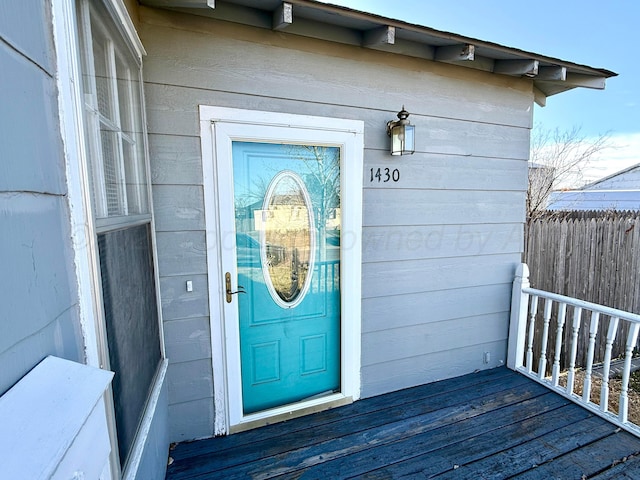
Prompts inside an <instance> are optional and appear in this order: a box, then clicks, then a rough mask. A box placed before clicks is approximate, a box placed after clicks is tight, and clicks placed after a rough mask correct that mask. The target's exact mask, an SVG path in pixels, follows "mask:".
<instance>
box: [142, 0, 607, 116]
mask: <svg viewBox="0 0 640 480" xmlns="http://www.w3.org/2000/svg"><path fill="white" fill-rule="evenodd" d="M140 3H142V4H143V5H146V6H151V7H159V8H175V9H180V10H182V9H187V11H189V12H190V13H194V14H197V15H203V16H207V17H212V18H217V19H220V20H225V21H231V22H236V23H242V24H247V25H252V26H256V27H261V28H269V29H274V30H285V31H287V32H288V33H291V34H295V35H301V36H307V37H313V38H320V39H323V40H328V41H334V42H339V43H346V44H352V45H358V46H361V47H363V48H371V49H376V50H382V51H385V52H389V53H396V54H400V55H408V56H413V57H418V58H423V59H427V60H431V61H436V62H443V63H450V64H456V65H460V66H463V67H467V68H473V69H479V70H484V71H489V72H493V73H496V74H501V75H509V76H514V77H526V78H530V79H531V80H532V82H533V86H534V93H535V101H536V102H537V103H539V104H540V105H544V103H545V101H546V97H549V96H552V95H556V94H558V93H562V92H565V91H568V90H571V89H574V88H593V89H599V90H602V89H604V88H605V81H606V79H607V78H610V77H614V76H616V75H617V73H615V72H612V71H610V70H606V69H602V68H594V67H590V66H587V65H580V64H577V63H573V62H569V61H566V60H561V59H558V58H553V57H549V56H545V55H540V54H537V53H533V52H527V51H524V50H520V49H517V48H512V47H506V46H504V45H499V44H497V43H493V42H488V41H484V40H479V39H475V38H471V37H467V36H463V35H458V34H454V33H450V32H445V31H441V30H436V29H433V28H430V27H425V26H422V25H417V24H412V23H408V22H403V21H400V20H394V19H391V18H386V17H382V16H380V15H375V14H371V13H366V12H362V11H359V10H354V9H352V8H348V7H342V6H337V5H331V4H327V3H322V2H319V1H317V0H289V1H286V2H283V1H281V0H224V1H223V0H140ZM323 25H324V28H323ZM327 26H330V28H326V27H327Z"/></svg>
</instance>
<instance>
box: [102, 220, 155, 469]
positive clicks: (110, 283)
mask: <svg viewBox="0 0 640 480" xmlns="http://www.w3.org/2000/svg"><path fill="white" fill-rule="evenodd" d="M98 248H99V253H100V271H101V275H102V295H103V301H104V314H105V323H106V327H107V328H106V330H107V342H108V345H109V362H110V364H111V369H112V370H113V371H114V372H115V377H114V379H113V397H114V402H115V411H116V427H117V430H118V444H119V449H120V459H121V460H122V461H123V462H124V460H125V459H126V457H127V453H128V452H129V448H130V447H131V444H132V442H133V439H134V437H135V434H136V430H137V428H138V423H139V421H140V418H141V417H142V414H143V412H144V408H145V404H146V401H147V396H148V392H149V390H150V388H151V385H152V382H153V378H154V375H155V372H156V370H157V368H158V364H159V362H160V360H161V352H160V332H159V326H158V309H157V303H156V289H155V281H154V273H153V259H152V257H151V254H150V252H151V231H150V227H149V225H139V226H137V227H131V228H125V229H122V230H116V231H114V232H108V233H103V234H100V235H98Z"/></svg>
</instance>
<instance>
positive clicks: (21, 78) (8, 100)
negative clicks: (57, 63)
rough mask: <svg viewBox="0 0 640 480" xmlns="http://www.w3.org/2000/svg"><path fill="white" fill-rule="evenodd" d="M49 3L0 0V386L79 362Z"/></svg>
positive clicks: (38, 0) (30, 0)
mask: <svg viewBox="0 0 640 480" xmlns="http://www.w3.org/2000/svg"><path fill="white" fill-rule="evenodd" d="M50 8H51V7H50V3H49V2H48V1H44V2H43V1H41V0H29V1H20V2H1V3H0V65H1V68H0V85H2V88H0V105H2V115H0V232H1V234H0V272H1V273H0V305H1V307H0V332H1V333H0V395H1V394H2V393H4V392H5V391H6V390H8V389H9V388H10V387H11V386H12V385H13V384H14V383H15V382H16V381H18V380H19V379H20V378H21V377H22V376H23V375H24V374H25V373H27V372H28V371H29V370H31V368H32V367H34V366H35V365H36V364H37V363H38V362H39V361H40V360H42V359H43V358H44V357H45V356H47V355H50V354H52V355H57V356H60V357H63V358H67V359H69V360H75V361H82V359H83V353H82V342H81V338H82V337H81V333H80V330H79V324H78V317H77V308H76V304H77V292H76V289H75V287H74V285H75V282H74V280H73V278H74V271H73V260H72V258H73V257H72V251H71V240H70V232H69V214H68V208H67V202H66V197H65V195H66V185H65V177H64V172H65V169H64V158H63V155H62V146H61V140H60V133H59V132H60V129H59V123H58V119H57V117H58V115H57V112H58V106H57V101H56V97H57V91H56V82H55V78H54V75H55V72H54V55H53V53H54V50H53V39H52V32H51V12H50Z"/></svg>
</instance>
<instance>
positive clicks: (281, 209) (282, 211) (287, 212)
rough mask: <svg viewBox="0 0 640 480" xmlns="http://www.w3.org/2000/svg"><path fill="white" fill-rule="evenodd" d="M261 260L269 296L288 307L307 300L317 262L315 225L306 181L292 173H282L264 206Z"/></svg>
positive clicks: (266, 198) (273, 181) (269, 192)
mask: <svg viewBox="0 0 640 480" xmlns="http://www.w3.org/2000/svg"><path fill="white" fill-rule="evenodd" d="M261 233H262V235H261V242H260V243H261V245H260V246H261V259H262V268H263V270H264V275H265V279H266V280H267V287H268V288H269V293H270V294H271V296H272V297H273V299H274V300H275V301H276V303H278V304H280V303H281V301H282V302H284V303H285V305H282V306H285V307H293V306H294V305H296V304H298V303H299V302H300V301H302V299H303V298H304V294H305V293H306V290H307V288H308V286H309V282H308V280H309V279H310V277H309V274H308V273H309V271H313V264H314V260H315V258H314V257H315V222H314V219H313V210H312V206H311V199H310V197H309V192H308V191H307V188H306V187H305V185H304V181H303V180H302V179H301V178H300V177H299V176H298V175H297V174H296V173H295V172H292V171H290V170H284V171H281V172H280V173H278V174H277V175H276V176H275V177H274V178H273V180H272V181H271V184H270V185H269V188H268V189H267V194H266V196H265V198H264V203H263V206H262V229H261Z"/></svg>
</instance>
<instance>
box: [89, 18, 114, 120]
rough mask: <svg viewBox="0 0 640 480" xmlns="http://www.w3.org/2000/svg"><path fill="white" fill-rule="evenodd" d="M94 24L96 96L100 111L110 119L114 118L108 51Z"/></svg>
mask: <svg viewBox="0 0 640 480" xmlns="http://www.w3.org/2000/svg"><path fill="white" fill-rule="evenodd" d="M92 26H93V33H94V37H93V61H94V68H95V82H96V88H95V90H96V96H97V101H98V111H99V112H100V113H101V114H102V115H104V116H105V117H106V118H108V119H113V107H112V105H113V102H112V98H113V94H112V92H111V80H110V75H109V61H108V56H107V55H108V51H107V49H106V48H105V47H106V42H105V39H104V38H103V37H102V36H100V35H99V31H100V30H99V29H98V28H96V26H95V25H92Z"/></svg>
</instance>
